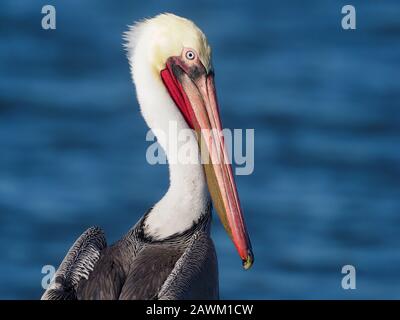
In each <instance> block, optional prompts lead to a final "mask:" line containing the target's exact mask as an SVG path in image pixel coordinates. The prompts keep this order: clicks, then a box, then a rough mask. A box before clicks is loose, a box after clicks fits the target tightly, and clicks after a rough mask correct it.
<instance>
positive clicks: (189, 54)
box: [186, 51, 196, 60]
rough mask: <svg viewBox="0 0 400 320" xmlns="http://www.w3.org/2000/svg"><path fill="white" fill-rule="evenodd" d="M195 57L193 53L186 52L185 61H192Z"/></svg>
mask: <svg viewBox="0 0 400 320" xmlns="http://www.w3.org/2000/svg"><path fill="white" fill-rule="evenodd" d="M195 57H196V55H195V54H194V52H193V51H187V52H186V59H188V60H193V59H194V58H195Z"/></svg>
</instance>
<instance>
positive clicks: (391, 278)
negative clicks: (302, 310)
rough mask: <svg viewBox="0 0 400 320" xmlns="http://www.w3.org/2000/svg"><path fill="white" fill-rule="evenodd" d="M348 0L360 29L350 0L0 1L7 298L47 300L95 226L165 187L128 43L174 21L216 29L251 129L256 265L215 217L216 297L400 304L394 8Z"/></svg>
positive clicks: (220, 66) (1, 261)
mask: <svg viewBox="0 0 400 320" xmlns="http://www.w3.org/2000/svg"><path fill="white" fill-rule="evenodd" d="M351 3H352V4H353V5H354V6H355V7H356V10H357V29H356V30H354V31H344V30H343V29H342V28H341V18H342V14H341V7H342V6H343V5H345V4H347V2H344V1H317V0H315V1H306V0H303V1H288V0H279V1H275V0H274V1H249V2H245V1H230V2H227V1H211V0H208V1H133V0H129V1H128V0H126V1H118V2H117V1H93V0H90V1H77V0H74V1H72V0H70V1H47V2H43V1H20V0H18V1H12V0H6V1H1V3H0V39H1V41H0V298H6V299H12V298H18V299H36V298H38V297H40V295H41V293H42V289H41V279H42V277H43V275H42V274H41V268H42V266H43V265H46V264H52V265H57V264H58V263H60V261H61V260H62V259H63V257H64V255H65V253H66V252H67V250H68V248H69V247H70V245H71V244H72V243H73V241H74V240H75V239H76V238H77V237H78V236H79V235H80V234H81V233H82V232H83V231H84V230H85V229H86V228H88V227H89V226H92V225H99V226H101V227H102V228H103V229H104V230H105V232H106V234H107V238H108V240H109V242H110V243H112V242H114V241H116V240H117V239H119V238H120V237H121V236H122V235H123V234H124V233H125V232H126V231H127V230H128V229H129V228H130V226H131V225H133V224H134V223H135V222H136V221H137V220H138V218H139V217H140V216H141V215H142V214H143V213H144V212H145V211H146V209H148V208H149V207H150V206H151V205H152V204H154V203H155V202H156V201H157V200H158V199H159V198H160V197H161V196H162V195H163V193H164V192H165V190H166V189H167V186H168V171H167V167H166V166H162V165H159V166H150V165H149V164H148V163H147V162H146V158H145V152H146V148H147V147H148V146H149V142H146V141H145V134H146V132H147V127H146V125H145V123H144V121H143V119H142V118H141V116H140V113H139V108H138V104H137V101H136V98H135V93H134V88H133V85H132V82H131V79H130V74H129V70H128V63H127V60H126V57H125V52H124V50H123V48H122V33H123V32H124V31H126V30H127V25H128V24H131V23H132V22H133V21H135V20H139V19H141V18H143V17H151V16H153V15H155V14H157V13H160V12H165V11H168V12H173V13H176V14H179V15H182V16H185V17H188V18H190V19H192V20H194V21H195V22H196V23H197V24H198V25H199V26H200V27H201V28H202V29H203V30H204V32H205V33H206V34H207V36H208V38H209V41H210V43H211V45H212V47H213V53H214V65H215V70H216V75H217V87H218V95H219V100H220V106H221V113H222V119H223V122H224V125H225V127H228V128H254V129H255V138H256V139H255V171H254V173H253V174H252V175H250V176H238V177H237V183H238V190H239V194H240V197H241V202H242V206H243V209H244V212H245V215H246V220H247V223H248V229H249V233H250V235H251V238H252V241H253V247H254V252H255V257H256V262H255V264H254V267H253V268H252V269H251V270H250V271H246V272H245V271H243V270H242V268H241V264H240V260H239V258H238V256H237V254H236V251H235V250H234V247H233V245H232V243H231V242H230V241H229V239H228V237H227V236H226V234H225V232H224V230H223V229H222V227H221V225H220V223H219V221H218V220H217V219H214V224H213V238H214V240H215V243H216V247H217V252H218V257H219V269H220V287H221V297H222V298H233V299H239V298H254V299H265V298H272V299H280V298H289V299H294V298H302V299H310V298H322V299H326V298H341V299H342V298H343V299H354V298H400V148H399V142H400V81H399V74H400V3H399V2H398V1H397V0H392V1H390V0H381V1H351ZM44 4H53V5H55V7H56V10H57V29H56V30H55V31H45V30H43V29H42V28H41V18H42V14H41V7H42V6H43V5H44ZM346 264H351V265H354V266H355V267H356V270H357V282H356V285H357V289H356V290H343V289H342V288H341V280H342V277H343V275H342V274H341V268H342V266H343V265H346Z"/></svg>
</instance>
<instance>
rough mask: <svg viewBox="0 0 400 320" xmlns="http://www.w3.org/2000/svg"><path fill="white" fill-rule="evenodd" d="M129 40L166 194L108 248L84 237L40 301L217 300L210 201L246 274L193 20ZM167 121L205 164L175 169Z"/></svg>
mask: <svg viewBox="0 0 400 320" xmlns="http://www.w3.org/2000/svg"><path fill="white" fill-rule="evenodd" d="M125 38H126V40H127V44H126V46H127V49H128V59H129V63H130V67H131V72H132V77H133V81H134V83H135V86H136V92H137V98H138V101H139V105H140V108H141V112H142V114H143V117H144V118H145V120H146V122H147V124H148V125H149V127H150V128H151V129H152V130H153V131H154V134H155V136H156V137H157V140H158V143H159V144H160V145H161V146H162V147H163V148H164V150H165V152H166V155H167V157H168V159H169V171H170V186H169V189H168V191H167V193H166V194H165V195H164V197H163V198H162V199H161V200H160V201H159V202H158V203H156V204H155V205H154V206H153V207H152V208H151V209H150V210H149V211H148V212H147V213H145V214H144V216H143V217H142V218H141V219H140V220H139V221H138V222H137V223H136V225H135V226H133V227H132V228H131V229H130V230H129V231H128V233H127V234H126V235H125V236H124V237H123V238H122V239H121V240H119V241H118V242H117V243H115V244H114V245H112V246H107V244H106V240H105V238H104V234H103V232H102V230H101V229H99V228H97V227H92V228H90V229H88V230H87V231H86V232H85V233H83V234H82V235H81V236H80V238H78V240H77V241H76V242H75V243H74V245H73V246H72V247H71V249H70V250H69V252H68V253H67V255H66V257H65V258H64V260H63V262H62V263H61V265H60V267H59V269H58V270H57V272H56V274H55V276H54V281H53V282H52V284H51V285H50V286H49V288H48V289H47V290H46V291H45V293H44V294H43V296H42V299H218V298H219V285H218V266H217V258H216V253H215V249H214V244H213V242H212V240H211V238H210V220H211V200H212V203H213V205H214V207H215V210H216V212H217V213H218V215H219V217H220V219H221V221H222V223H223V225H224V227H225V229H226V231H227V233H228V234H229V236H230V237H231V239H232V241H233V243H234V244H235V246H236V249H237V251H238V253H239V256H240V257H241V259H242V261H243V266H244V268H245V269H248V268H249V267H250V266H251V265H252V263H253V254H252V249H251V244H250V240H249V237H248V234H247V231H246V227H245V223H244V219H243V215H242V211H241V207H240V203H239V198H238V193H237V190H236V185H235V182H234V178H233V174H232V168H231V165H230V164H229V163H228V162H227V161H216V158H215V156H216V155H218V154H219V155H220V158H222V160H226V157H227V152H226V150H225V146H224V139H223V136H222V126H221V121H220V119H219V111H218V105H217V98H216V92H215V88H214V72H213V68H212V63H211V49H210V46H209V45H208V43H207V39H206V37H205V35H204V34H203V32H202V31H201V30H200V29H199V28H198V27H197V26H196V25H195V24H194V23H193V22H191V21H189V20H187V19H184V18H181V17H178V16H175V15H172V14H161V15H158V16H156V17H154V18H152V19H148V20H144V21H142V22H139V23H137V24H135V25H134V26H133V27H131V28H130V30H129V31H128V32H127V33H126V35H125ZM171 122H174V123H175V124H176V127H177V130H178V131H181V130H184V129H186V130H188V131H189V132H190V134H191V137H190V139H189V140H188V141H185V143H186V144H188V143H189V145H190V148H191V150H195V151H196V156H197V160H199V159H200V158H201V159H202V160H210V161H193V162H190V163H182V162H180V161H171V157H172V156H173V155H172V151H171V148H169V147H168V145H167V144H168V143H170V141H169V140H168V138H169V136H168V134H169V129H168V127H169V124H170V123H171ZM189 129H192V130H189ZM211 130H214V131H216V132H217V133H218V134H214V135H213V134H207V132H210V131H211ZM160 132H161V133H165V134H161V133H160ZM172 143H173V144H175V147H179V146H180V143H181V142H179V141H177V140H175V141H173V142H172ZM202 143H203V144H202ZM201 145H204V146H206V148H205V150H203V148H202V147H201ZM205 151H207V152H205ZM210 196H211V197H210ZM210 198H211V199H210Z"/></svg>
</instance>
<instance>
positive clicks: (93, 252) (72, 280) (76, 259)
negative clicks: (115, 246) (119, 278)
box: [42, 227, 107, 300]
mask: <svg viewBox="0 0 400 320" xmlns="http://www.w3.org/2000/svg"><path fill="white" fill-rule="evenodd" d="M106 246H107V242H106V239H105V237H104V233H103V231H102V230H101V229H100V228H98V227H91V228H89V229H88V230H86V231H85V232H84V233H83V234H82V235H81V236H80V237H79V238H78V240H76V241H75V243H74V244H73V245H72V247H71V248H70V249H69V251H68V253H67V255H66V256H65V258H64V260H63V261H62V263H61V265H60V267H59V268H58V270H57V272H56V274H55V276H54V281H53V283H51V284H50V286H49V288H48V289H47V290H46V291H45V293H44V294H43V296H42V300H60V299H75V298H76V290H77V288H78V284H79V282H80V281H81V279H87V278H88V277H89V274H90V272H91V271H92V270H93V268H94V266H95V264H96V262H97V261H98V260H99V258H100V254H101V251H102V250H103V249H104V248H105V247H106Z"/></svg>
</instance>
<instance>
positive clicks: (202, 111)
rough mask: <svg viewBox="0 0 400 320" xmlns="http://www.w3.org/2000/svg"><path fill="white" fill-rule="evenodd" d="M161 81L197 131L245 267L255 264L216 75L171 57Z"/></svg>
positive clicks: (216, 200) (213, 191)
mask: <svg viewBox="0 0 400 320" xmlns="http://www.w3.org/2000/svg"><path fill="white" fill-rule="evenodd" d="M161 78H162V80H163V82H164V84H165V86H166V88H167V90H168V92H169V94H170V96H171V97H172V99H173V100H174V101H175V104H176V105H177V106H178V107H179V109H180V110H181V113H182V115H183V116H184V118H185V119H186V121H187V122H188V124H189V126H190V127H191V128H192V129H194V130H195V131H196V134H197V138H198V141H199V145H200V153H201V158H202V163H203V164H204V171H205V175H206V179H207V184H208V189H209V192H210V195H211V198H212V201H213V205H214V208H215V210H216V212H217V214H218V216H219V217H220V219H221V222H222V224H223V226H224V228H225V230H226V232H227V233H228V235H229V236H230V238H231V240H232V242H233V243H234V245H235V247H236V249H237V251H238V253H239V256H240V258H241V259H242V261H243V267H244V268H245V269H249V268H250V267H251V266H252V264H253V261H254V257H253V252H252V248H251V243H250V238H249V235H248V233H247V230H246V225H245V222H244V217H243V213H242V209H241V206H240V201H239V197H238V192H237V188H236V183H235V180H234V176H233V173H232V166H231V164H230V161H229V158H228V156H227V152H226V148H225V143H224V136H223V132H222V124H221V120H220V116H219V108H218V102H217V96H216V91H215V85H214V74H213V73H212V72H207V71H206V69H205V68H204V66H203V65H202V64H201V63H200V62H198V63H195V64H192V65H187V64H185V63H184V62H182V60H181V59H179V57H171V58H169V59H168V61H167V67H166V68H165V69H164V70H162V71H161Z"/></svg>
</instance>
